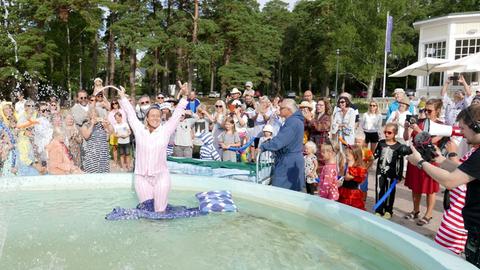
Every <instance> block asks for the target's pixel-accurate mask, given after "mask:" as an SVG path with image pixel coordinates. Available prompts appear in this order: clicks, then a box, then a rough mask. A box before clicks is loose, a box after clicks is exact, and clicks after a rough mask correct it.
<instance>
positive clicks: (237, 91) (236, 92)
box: [230, 87, 242, 95]
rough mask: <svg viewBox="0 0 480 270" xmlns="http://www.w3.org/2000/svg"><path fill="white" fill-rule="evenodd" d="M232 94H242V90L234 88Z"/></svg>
mask: <svg viewBox="0 0 480 270" xmlns="http://www.w3.org/2000/svg"><path fill="white" fill-rule="evenodd" d="M230 94H231V95H233V94H240V95H241V94H242V92H240V90H238V89H237V88H236V87H235V88H233V89H232V91H230Z"/></svg>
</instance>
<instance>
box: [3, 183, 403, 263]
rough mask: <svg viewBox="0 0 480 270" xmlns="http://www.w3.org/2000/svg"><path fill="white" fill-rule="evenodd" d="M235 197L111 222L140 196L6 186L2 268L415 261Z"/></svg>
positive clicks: (174, 197)
mask: <svg viewBox="0 0 480 270" xmlns="http://www.w3.org/2000/svg"><path fill="white" fill-rule="evenodd" d="M193 195H194V193H193V192H185V191H181V192H180V191H173V192H171V196H170V203H172V204H177V205H187V206H195V205H196V204H197V203H196V199H195V198H194V196H193ZM234 196H235V194H234ZM234 199H235V197H234ZM235 200H236V203H237V205H238V207H239V209H240V212H238V213H222V214H210V215H208V216H202V217H196V218H191V219H178V220H171V221H149V220H129V221H107V220H105V219H104V216H105V214H106V213H107V212H109V211H111V209H112V208H113V207H114V206H123V207H133V206H134V205H135V204H136V196H135V194H134V193H133V192H132V191H131V190H127V189H108V190H68V191H22V192H4V193H1V196H0V269H209V270H211V269H348V270H351V269H405V268H411V266H408V265H405V264H403V263H402V262H401V261H400V260H399V259H397V258H395V257H394V256H393V255H391V254H386V253H384V251H380V250H379V249H376V248H374V247H372V246H371V245H369V244H367V243H366V242H365V241H362V240H361V239H357V238H353V237H351V236H348V235H344V234H342V233H339V232H337V231H335V230H333V229H331V228H329V227H327V226H325V225H323V224H322V223H319V222H317V221H314V220H310V219H306V218H305V217H303V216H298V215H295V214H292V213H290V212H287V211H284V210H280V209H276V208H271V207H267V206H264V205H261V204H257V203H254V202H251V201H248V200H240V199H238V198H236V199H235ZM285 220H290V222H284V221H285ZM296 220H298V222H296ZM287 223H288V224H287ZM295 224H297V225H295Z"/></svg>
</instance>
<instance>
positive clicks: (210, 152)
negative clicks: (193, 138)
mask: <svg viewBox="0 0 480 270" xmlns="http://www.w3.org/2000/svg"><path fill="white" fill-rule="evenodd" d="M198 138H199V139H200V140H201V141H202V142H203V145H202V146H201V147H200V159H203V160H217V161H220V160H221V158H220V155H219V154H218V151H217V149H215V147H214V146H213V137H212V134H210V133H209V132H203V133H201V134H200V135H198Z"/></svg>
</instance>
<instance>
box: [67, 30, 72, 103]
mask: <svg viewBox="0 0 480 270" xmlns="http://www.w3.org/2000/svg"><path fill="white" fill-rule="evenodd" d="M66 27H67V89H68V101H71V100H72V87H71V83H70V26H69V25H68V21H67V24H66Z"/></svg>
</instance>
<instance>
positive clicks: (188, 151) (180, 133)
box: [173, 111, 196, 158]
mask: <svg viewBox="0 0 480 270" xmlns="http://www.w3.org/2000/svg"><path fill="white" fill-rule="evenodd" d="M195 121H196V120H195V118H192V112H191V111H185V113H184V114H183V115H182V118H180V123H178V125H177V129H176V130H175V139H174V141H175V146H174V147H173V156H174V157H185V158H192V156H193V138H194V131H193V126H194V125H195Z"/></svg>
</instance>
